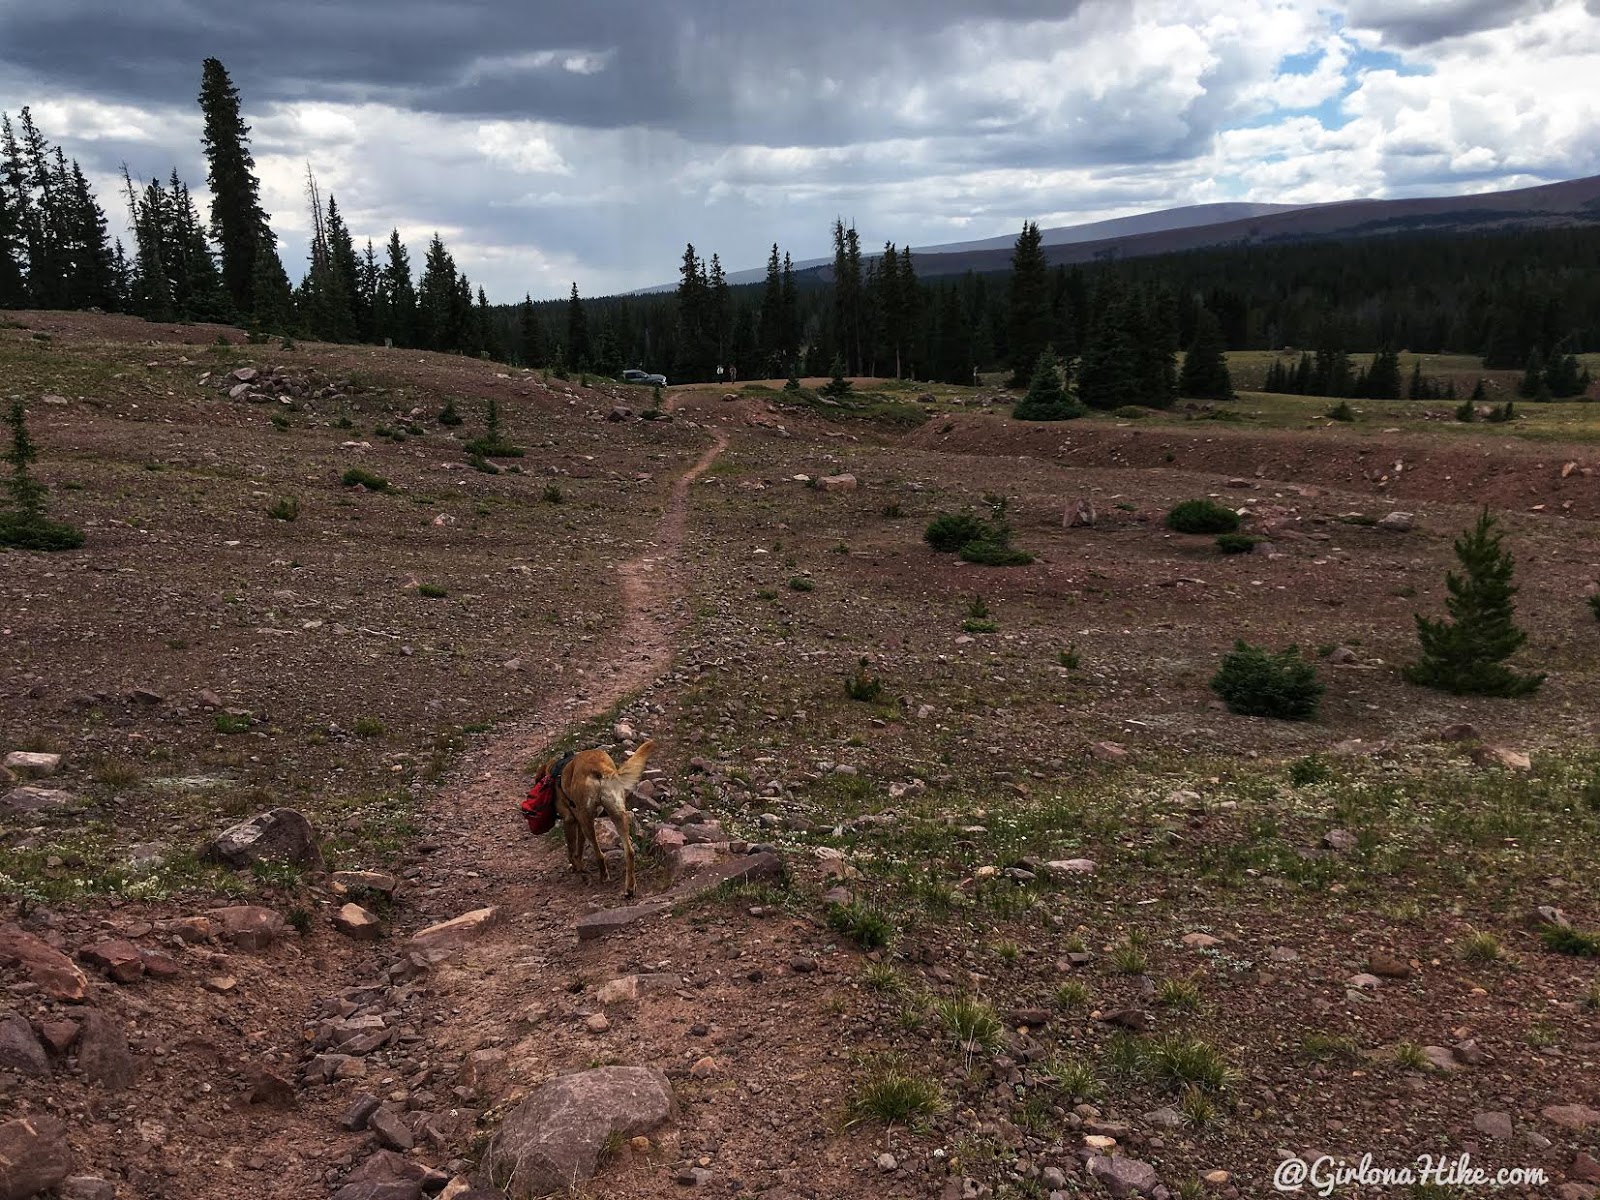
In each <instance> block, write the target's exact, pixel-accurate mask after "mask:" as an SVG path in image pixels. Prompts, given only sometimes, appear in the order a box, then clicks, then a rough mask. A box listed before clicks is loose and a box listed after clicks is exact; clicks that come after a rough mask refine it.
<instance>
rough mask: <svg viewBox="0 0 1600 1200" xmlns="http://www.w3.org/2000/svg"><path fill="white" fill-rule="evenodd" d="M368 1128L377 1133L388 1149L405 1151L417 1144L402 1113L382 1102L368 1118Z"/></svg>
mask: <svg viewBox="0 0 1600 1200" xmlns="http://www.w3.org/2000/svg"><path fill="white" fill-rule="evenodd" d="M367 1128H368V1129H370V1130H371V1131H372V1132H373V1133H375V1134H377V1136H378V1141H379V1142H381V1143H382V1144H383V1146H384V1147H385V1148H386V1149H389V1150H395V1151H399V1152H401V1153H404V1152H405V1151H407V1150H409V1149H411V1147H413V1146H415V1145H416V1144H417V1140H416V1138H415V1137H414V1136H413V1135H412V1133H411V1130H410V1129H409V1128H408V1127H407V1126H406V1123H405V1122H404V1121H402V1120H401V1119H400V1115H399V1114H398V1113H397V1112H395V1111H394V1109H392V1108H390V1107H389V1106H388V1105H387V1104H380V1105H378V1107H377V1108H376V1109H374V1110H373V1112H372V1115H371V1116H369V1117H368V1118H367Z"/></svg>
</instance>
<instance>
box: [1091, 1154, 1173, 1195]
mask: <svg viewBox="0 0 1600 1200" xmlns="http://www.w3.org/2000/svg"><path fill="white" fill-rule="evenodd" d="M1087 1165H1088V1169H1089V1174H1090V1175H1092V1176H1094V1177H1095V1178H1096V1179H1098V1180H1099V1181H1100V1182H1101V1183H1103V1184H1104V1185H1105V1187H1106V1190H1107V1191H1108V1192H1110V1193H1111V1194H1112V1195H1113V1196H1115V1197H1119V1198H1120V1197H1124V1196H1153V1195H1154V1194H1155V1190H1156V1188H1158V1187H1159V1186H1160V1185H1161V1176H1160V1175H1158V1174H1157V1173H1156V1169H1155V1168H1154V1167H1152V1166H1151V1165H1150V1164H1149V1163H1144V1162H1140V1161H1139V1160H1138V1159H1136V1158H1128V1157H1126V1156H1125V1155H1120V1154H1119V1155H1117V1156H1116V1157H1114V1158H1112V1157H1108V1156H1106V1155H1103V1154H1097V1155H1095V1156H1094V1157H1093V1158H1091V1159H1090V1160H1089V1162H1088V1164H1087Z"/></svg>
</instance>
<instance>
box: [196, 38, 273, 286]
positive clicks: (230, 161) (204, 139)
mask: <svg viewBox="0 0 1600 1200" xmlns="http://www.w3.org/2000/svg"><path fill="white" fill-rule="evenodd" d="M200 111H201V113H202V114H204V116H205V129H204V132H203V133H202V134H201V143H200V144H201V146H202V147H203V148H204V150H205V155H206V183H207V184H208V185H209V186H210V188H211V236H212V237H213V238H215V239H216V242H217V245H218V247H220V249H221V251H222V282H223V286H224V287H226V289H227V292H228V296H229V298H230V299H231V300H232V301H233V306H234V308H235V309H237V310H238V311H239V312H241V313H248V312H251V311H253V310H252V307H251V306H252V304H253V303H254V297H255V280H256V269H255V258H256V252H257V250H258V248H259V247H260V246H261V245H262V244H263V242H265V244H266V245H267V246H269V247H271V248H273V249H276V248H277V238H276V237H275V236H274V235H273V233H272V226H271V225H270V224H268V216H267V213H266V212H265V211H264V210H263V209H262V207H261V184H260V181H259V180H258V179H257V178H256V175H255V166H256V163H255V159H254V158H252V157H251V155H250V127H249V126H248V125H246V124H245V123H244V119H243V117H241V116H240V115H239V92H238V89H237V88H235V87H234V86H233V80H232V79H230V78H229V77H228V71H227V68H225V67H224V66H223V65H222V63H221V62H220V61H218V60H217V59H215V58H208V59H206V61H205V64H204V65H203V66H202V67H201V71H200ZM269 274H270V271H269Z"/></svg>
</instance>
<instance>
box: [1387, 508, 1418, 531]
mask: <svg viewBox="0 0 1600 1200" xmlns="http://www.w3.org/2000/svg"><path fill="white" fill-rule="evenodd" d="M1415 526H1416V514H1414V513H1408V512H1392V513H1390V514H1389V515H1388V516H1385V517H1380V518H1379V519H1378V528H1379V529H1387V530H1388V531H1389V532H1390V533H1410V532H1411V530H1412V529H1413V528H1414V527H1415Z"/></svg>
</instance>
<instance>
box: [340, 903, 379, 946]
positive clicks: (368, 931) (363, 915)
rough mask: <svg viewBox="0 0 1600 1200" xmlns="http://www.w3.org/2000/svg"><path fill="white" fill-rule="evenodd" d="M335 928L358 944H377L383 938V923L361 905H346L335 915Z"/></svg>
mask: <svg viewBox="0 0 1600 1200" xmlns="http://www.w3.org/2000/svg"><path fill="white" fill-rule="evenodd" d="M333 927H334V928H335V929H337V930H338V931H339V932H340V933H342V934H344V935H345V936H346V937H350V938H354V939H355V940H356V941H358V942H375V941H377V940H378V939H379V938H380V937H381V936H383V922H381V921H380V920H378V917H377V915H376V914H375V913H371V912H368V911H367V910H366V909H364V908H362V907H361V906H360V905H359V904H346V905H344V906H343V907H341V908H340V909H339V911H338V912H336V913H334V914H333Z"/></svg>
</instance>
